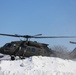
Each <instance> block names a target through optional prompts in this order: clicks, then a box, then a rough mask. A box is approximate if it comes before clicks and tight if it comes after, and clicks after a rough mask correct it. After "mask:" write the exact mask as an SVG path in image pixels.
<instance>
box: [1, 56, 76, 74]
mask: <svg viewBox="0 0 76 75" xmlns="http://www.w3.org/2000/svg"><path fill="white" fill-rule="evenodd" d="M0 75H76V61H73V60H67V59H61V58H54V57H42V56H33V57H30V58H26V59H24V60H15V61H11V60H1V61H0Z"/></svg>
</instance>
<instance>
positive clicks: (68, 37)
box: [34, 36, 76, 38]
mask: <svg viewBox="0 0 76 75" xmlns="http://www.w3.org/2000/svg"><path fill="white" fill-rule="evenodd" d="M34 38H76V36H41V37H34Z"/></svg>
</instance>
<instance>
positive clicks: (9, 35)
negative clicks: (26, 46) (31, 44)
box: [0, 34, 23, 37]
mask: <svg viewBox="0 0 76 75" xmlns="http://www.w3.org/2000/svg"><path fill="white" fill-rule="evenodd" d="M0 35H2V36H11V37H23V36H22V35H17V34H15V35H12V34H0Z"/></svg>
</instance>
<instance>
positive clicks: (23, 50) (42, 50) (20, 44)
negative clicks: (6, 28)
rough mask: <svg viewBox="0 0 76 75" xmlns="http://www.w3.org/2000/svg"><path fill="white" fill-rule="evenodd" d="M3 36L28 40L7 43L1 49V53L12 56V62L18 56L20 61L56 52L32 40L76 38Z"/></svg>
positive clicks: (39, 35)
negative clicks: (31, 39)
mask: <svg viewBox="0 0 76 75" xmlns="http://www.w3.org/2000/svg"><path fill="white" fill-rule="evenodd" d="M0 35H2V36H10V37H21V38H26V40H20V41H12V42H10V43H6V44H5V45H4V46H3V47H1V48H0V53H2V54H6V55H10V56H11V60H15V57H16V56H19V58H20V59H23V58H25V57H30V56H39V55H42V56H50V55H51V54H54V52H53V51H52V50H51V49H49V48H48V44H44V43H39V42H36V41H29V40H28V39H30V38H76V36H41V35H42V34H38V35H34V36H30V35H17V34H15V35H12V34H0Z"/></svg>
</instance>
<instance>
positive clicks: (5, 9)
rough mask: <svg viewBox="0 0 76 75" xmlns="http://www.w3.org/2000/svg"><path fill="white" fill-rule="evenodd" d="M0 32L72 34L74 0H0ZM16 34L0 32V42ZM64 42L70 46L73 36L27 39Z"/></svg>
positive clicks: (74, 29)
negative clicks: (6, 35)
mask: <svg viewBox="0 0 76 75" xmlns="http://www.w3.org/2000/svg"><path fill="white" fill-rule="evenodd" d="M0 33H9V34H22V35H23V34H25V35H26V34H28V35H36V34H39V33H41V34H43V35H50V36H60V35H65V36H71V35H72V36H76V0H0ZM12 40H19V38H11V37H3V36H0V46H2V45H3V44H5V43H6V42H10V41H12ZM31 40H35V41H39V42H44V43H48V44H49V46H54V45H64V46H66V47H67V48H68V49H69V50H72V49H74V48H75V47H76V45H73V44H70V43H69V41H76V39H73V38H72V39H31Z"/></svg>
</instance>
